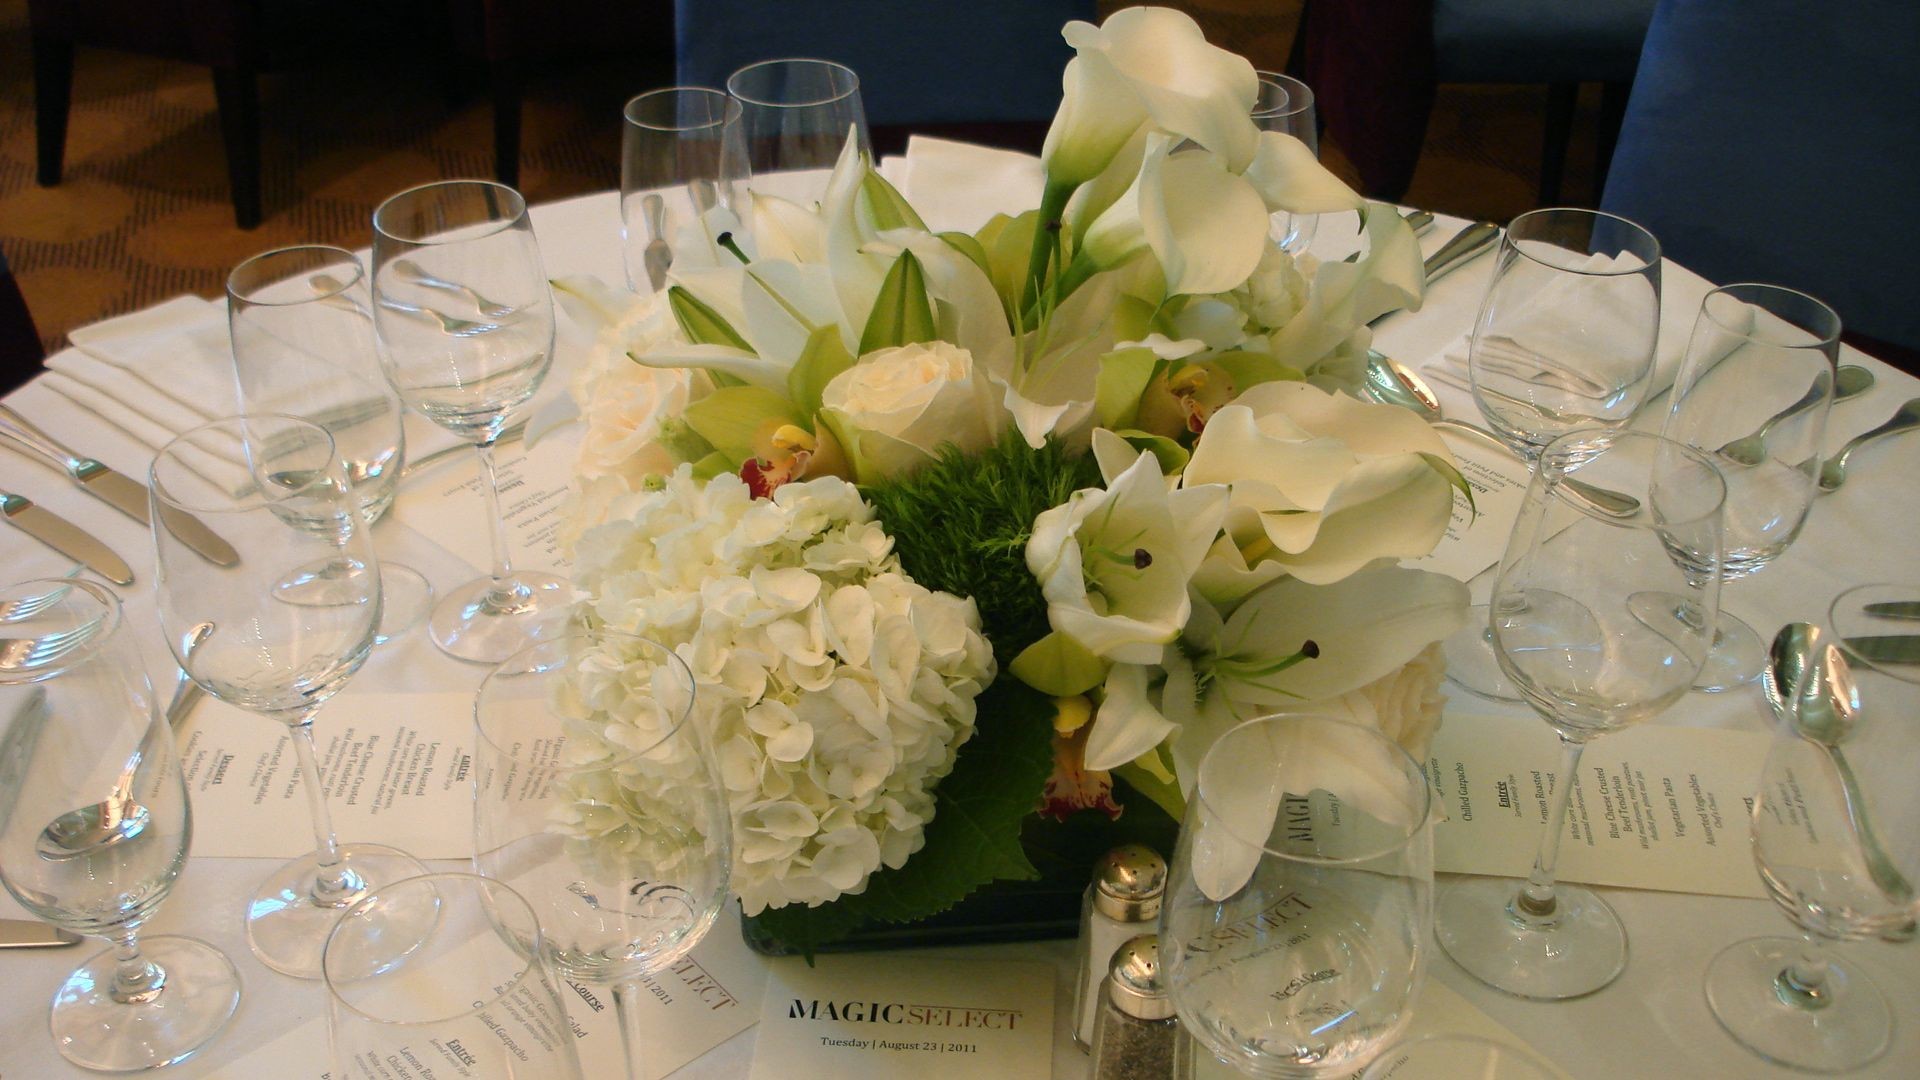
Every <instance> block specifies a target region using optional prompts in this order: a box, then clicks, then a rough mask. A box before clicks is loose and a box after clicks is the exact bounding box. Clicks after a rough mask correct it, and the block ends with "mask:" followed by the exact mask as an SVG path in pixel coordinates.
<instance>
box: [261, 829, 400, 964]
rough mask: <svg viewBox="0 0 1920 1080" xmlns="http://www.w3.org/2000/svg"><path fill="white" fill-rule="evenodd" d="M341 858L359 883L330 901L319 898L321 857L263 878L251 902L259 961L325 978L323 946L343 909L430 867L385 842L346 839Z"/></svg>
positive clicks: (304, 857) (309, 857) (308, 858)
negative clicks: (322, 973)
mask: <svg viewBox="0 0 1920 1080" xmlns="http://www.w3.org/2000/svg"><path fill="white" fill-rule="evenodd" d="M340 861H341V862H342V863H344V864H345V866H346V868H347V870H348V871H350V872H351V873H352V874H353V875H354V876H355V881H354V888H353V889H352V890H351V891H350V892H349V893H347V894H346V895H344V896H341V897H338V898H334V899H333V900H332V901H331V902H328V903H321V902H320V901H318V900H315V899H314V877H315V875H316V873H317V872H318V870H319V863H318V861H317V856H316V855H314V854H311V853H309V854H307V855H302V856H301V857H300V858H298V859H295V860H293V861H292V862H290V863H286V864H284V865H283V866H281V867H280V869H278V870H276V871H274V872H273V875H272V876H271V877H269V878H267V880H265V881H263V882H261V883H260V887H259V888H257V889H255V890H254V891H253V896H252V897H251V898H250V899H249V900H248V901H247V944H248V945H249V946H251V947H252V948H253V955H255V956H257V957H259V958H260V962H261V963H263V964H265V965H267V966H268V967H270V968H272V969H273V970H275V971H277V972H279V973H280V974H282V975H291V976H293V977H294V978H296V979H317V978H319V977H320V951H321V950H322V949H323V948H325V947H326V944H327V934H328V933H329V932H330V931H332V929H333V924H334V921H335V920H336V919H338V918H339V917H340V910H341V909H342V908H344V907H346V906H347V905H349V904H351V903H353V902H354V901H356V900H359V899H360V898H361V897H362V896H365V895H366V894H368V893H370V892H372V891H373V890H375V889H377V888H379V887H380V886H382V885H388V884H391V883H393V882H395V881H404V880H405V879H407V878H410V877H418V876H420V875H421V874H424V873H426V872H427V868H426V867H425V866H422V865H421V864H420V861H419V860H418V859H415V858H414V857H413V856H411V855H408V854H407V853H406V852H404V851H399V850H396V849H394V848H390V847H387V846H385V845H383V844H342V845H340Z"/></svg>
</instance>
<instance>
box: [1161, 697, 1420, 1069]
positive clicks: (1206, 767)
mask: <svg viewBox="0 0 1920 1080" xmlns="http://www.w3.org/2000/svg"><path fill="white" fill-rule="evenodd" d="M1428 800H1429V791H1428V787H1427V782H1426V779H1425V777H1424V776H1422V774H1421V772H1420V767H1419V765H1418V764H1416V763H1415V762H1414V761H1413V759H1412V758H1410V757H1408V756H1407V754H1406V752H1405V751H1404V750H1402V749H1400V747H1399V746H1398V745H1396V744H1395V743H1394V742H1393V740H1391V739H1388V738H1387V737H1386V736H1384V735H1382V734H1381V733H1380V732H1379V731H1377V730H1374V729H1372V728H1366V727H1362V726H1359V725H1357V724H1353V723H1349V722H1347V721H1344V720H1340V719H1336V718H1334V717H1331V716H1321V715H1315V714H1311V713H1297V714H1279V715H1274V716H1265V717H1260V718H1258V719H1254V720H1249V721H1247V722H1245V723H1243V724H1241V725H1239V726H1238V727H1235V728H1233V729H1232V730H1230V731H1228V732H1227V733H1226V734H1224V735H1222V736H1220V738H1219V740H1218V741H1216V742H1215V743H1214V744H1213V746H1212V748H1211V749H1209V750H1208V751H1207V753H1206V756H1205V757H1204V758H1202V759H1201V762H1200V768H1199V772H1198V774H1197V778H1196V781H1195V785H1194V796H1193V800H1192V802H1191V803H1189V805H1188V807H1187V814H1186V819H1185V820H1184V821H1183V822H1182V823H1181V826H1180V840H1179V845H1178V846H1177V847H1176V848H1175V851H1174V858H1173V864H1172V868H1171V875H1170V878H1169V881H1168V886H1167V897H1166V901H1165V903H1164V905H1163V906H1162V907H1161V911H1160V941H1161V960H1162V962H1163V963H1164V964H1165V965H1166V970H1167V984H1168V986H1169V988H1170V992H1171V996H1172V998H1173V1002H1174V1006H1175V1007H1176V1008H1177V1009H1178V1010H1179V1013H1180V1021H1181V1023H1182V1024H1183V1025H1184V1026H1185V1027H1186V1029H1187V1031H1189V1032H1191V1033H1192V1034H1193V1036H1194V1038H1196V1039H1198V1040H1199V1041H1200V1042H1201V1043H1202V1044H1203V1045H1205V1046H1206V1047H1207V1048H1208V1049H1209V1050H1211V1051H1212V1052H1213V1053H1214V1054H1215V1055H1216V1056H1217V1057H1219V1058H1220V1059H1221V1060H1222V1061H1225V1062H1227V1063H1229V1064H1231V1065H1233V1066H1234V1067H1235V1068H1237V1069H1239V1070H1240V1071H1241V1072H1242V1073H1244V1074H1246V1075H1249V1076H1261V1077H1314V1078H1319V1077H1334V1076H1339V1077H1346V1076H1350V1075H1352V1074H1353V1072H1354V1071H1355V1070H1357V1069H1359V1068H1360V1067H1362V1066H1364V1065H1365V1064H1366V1063H1367V1062H1368V1061H1370V1060H1372V1058H1373V1057H1374V1055H1376V1054H1378V1053H1379V1052H1380V1050H1381V1049H1382V1048H1383V1047H1385V1046H1387V1045H1388V1044H1390V1043H1392V1042H1393V1041H1394V1040H1395V1039H1397V1038H1399V1037H1400V1035H1401V1034H1402V1033H1403V1032H1404V1031H1405V1030H1406V1027H1407V1024H1408V1022H1409V1021H1410V1020H1411V1018H1412V1015H1413V996H1414V992H1415V990H1416V989H1417V988H1418V986H1419V983H1420V979H1421V975H1422V973H1423V971H1424V968H1425V964H1426V952H1427V941H1428V935H1429V933H1430V931H1431V927H1432V924H1433V835H1432V830H1431V829H1429V828H1428V827H1427V821H1428V818H1427V812H1428Z"/></svg>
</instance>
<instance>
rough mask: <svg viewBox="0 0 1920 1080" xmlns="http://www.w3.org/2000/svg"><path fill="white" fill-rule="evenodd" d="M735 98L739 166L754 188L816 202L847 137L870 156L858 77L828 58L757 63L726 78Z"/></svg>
mask: <svg viewBox="0 0 1920 1080" xmlns="http://www.w3.org/2000/svg"><path fill="white" fill-rule="evenodd" d="M727 93H728V94H729V95H731V96H732V97H733V98H734V100H736V101H738V102H739V103H740V124H741V130H742V133H743V135H744V137H745V141H746V149H747V169H748V171H749V172H750V173H751V174H752V176H753V180H752V187H753V190H754V191H755V192H756V193H763V194H768V195H778V196H780V197H782V198H785V199H791V200H793V201H794V202H798V203H802V204H806V203H815V202H819V201H820V197H821V195H822V194H823V193H824V192H825V191H826V188H827V174H828V171H829V170H831V169H832V168H833V165H834V162H836V161H839V160H840V153H841V151H842V150H843V149H844V148H845V147H846V144H847V140H848V138H852V139H853V140H854V142H855V144H856V145H858V147H859V149H860V153H861V154H862V155H864V156H868V157H871V156H872V154H873V143H872V142H871V141H870V140H869V139H868V137H867V110H866V107H865V106H863V105H862V104H861V103H860V76H858V75H855V74H854V73H853V69H852V68H850V67H847V66H846V65H845V64H836V63H834V62H833V61H831V60H763V61H761V62H760V63H758V64H748V65H747V66H746V67H743V68H741V69H740V70H738V71H736V72H734V73H733V74H731V75H729V76H727Z"/></svg>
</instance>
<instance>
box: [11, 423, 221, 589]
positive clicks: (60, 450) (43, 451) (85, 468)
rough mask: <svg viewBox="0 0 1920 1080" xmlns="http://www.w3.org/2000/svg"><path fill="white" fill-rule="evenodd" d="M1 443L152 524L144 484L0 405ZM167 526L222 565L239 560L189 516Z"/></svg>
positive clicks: (175, 516) (173, 516) (182, 515)
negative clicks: (21, 451)
mask: <svg viewBox="0 0 1920 1080" xmlns="http://www.w3.org/2000/svg"><path fill="white" fill-rule="evenodd" d="M0 441H4V442H6V443H8V444H10V445H12V446H14V447H16V448H18V449H20V450H24V451H26V452H27V453H29V454H33V455H35V456H38V457H40V458H43V459H45V460H47V461H49V462H51V463H53V465H54V466H55V467H57V468H59V469H61V470H62V471H64V472H65V473H66V474H67V475H68V476H70V477H72V478H73V480H74V482H75V483H77V484H79V485H80V487H81V489H82V490H84V491H86V492H87V493H88V494H89V495H92V496H94V497H95V498H97V499H99V500H101V501H102V502H105V503H108V504H110V505H111V506H112V507H113V508H114V509H116V510H118V511H120V512H121V513H123V514H125V515H127V516H128V517H130V518H133V519H134V520H135V521H138V522H139V523H140V524H142V525H147V524H150V523H151V518H150V517H149V516H148V511H147V489H146V486H145V485H144V484H141V483H139V482H137V481H134V480H130V479H128V478H127V477H125V476H123V475H122V474H120V473H117V472H115V471H113V469H111V468H109V467H108V466H106V465H103V464H101V463H100V461H98V460H97V459H95V458H90V457H86V456H85V455H82V454H78V453H75V452H74V451H72V450H70V449H68V448H67V447H66V446H65V445H63V444H62V443H61V442H60V441H59V440H57V439H55V438H54V437H53V436H51V435H49V434H47V433H46V432H44V431H42V430H40V428H39V427H37V426H35V425H34V424H33V422H32V421H30V420H28V419H27V418H26V417H24V416H22V415H20V414H19V413H17V412H15V411H14V410H13V409H12V408H10V407H9V406H7V405H4V404H0ZM168 524H169V525H170V526H171V527H172V529H173V532H174V534H175V535H177V536H179V537H180V539H181V540H182V541H183V542H185V543H186V545H187V546H188V547H190V548H192V549H193V550H195V551H197V552H199V553H200V554H202V555H205V556H206V557H207V558H209V559H212V560H213V561H214V562H216V563H219V564H220V565H221V566H232V565H233V564H234V563H236V562H239V561H240V555H239V553H238V552H236V551H234V550H233V545H231V544H229V543H227V542H226V541H225V540H222V539H220V538H219V537H218V536H215V535H214V534H213V531H212V530H211V529H208V528H207V527H206V526H205V525H202V524H201V523H200V522H199V521H198V520H197V519H196V518H194V517H192V516H191V515H189V514H186V513H176V514H170V515H169V516H168Z"/></svg>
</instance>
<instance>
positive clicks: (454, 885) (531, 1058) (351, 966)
mask: <svg viewBox="0 0 1920 1080" xmlns="http://www.w3.org/2000/svg"><path fill="white" fill-rule="evenodd" d="M542 951H543V950H542V941H541V934H540V923H539V920H537V919H536V918H535V917H534V914H533V909H532V908H531V907H529V906H527V902H526V901H525V900H524V899H522V898H521V897H520V895H519V894H518V893H516V892H514V891H513V890H512V889H511V888H508V887H507V886H506V885H505V884H502V883H501V882H498V881H494V880H491V879H489V878H483V877H476V876H474V875H473V874H451V873H448V874H428V875H426V876H424V877H416V878H409V879H407V880H406V881H398V882H395V883H393V884H391V885H386V886H383V887H381V888H380V890H379V891H377V892H374V893H372V894H370V895H368V896H366V897H364V898H363V899H361V900H360V902H359V903H356V904H354V905H353V906H352V907H350V908H348V909H347V910H346V911H345V912H343V913H341V916H340V921H339V922H338V923H336V924H335V925H334V928H333V932H332V933H330V934H328V935H327V948H326V956H325V965H324V966H325V971H326V981H327V1027H328V1030H329V1032H330V1035H331V1040H330V1041H331V1042H332V1045H333V1072H332V1074H331V1075H333V1076H338V1077H342V1078H346V1080H384V1078H388V1077H396V1076H415V1075H419V1076H429V1075H440V1074H439V1072H438V1071H429V1069H430V1067H431V1066H432V1065H435V1064H438V1061H437V1059H442V1058H444V1060H445V1062H446V1064H447V1066H449V1075H458V1076H462V1077H466V1078H469V1080H578V1078H579V1076H580V1061H579V1058H578V1055H577V1054H576V1052H575V1050H574V1042H575V1036H574V1033H573V1030H572V1028H571V1026H570V1025H569V1023H568V1021H567V1009H566V1005H565V1004H564V1002H563V1001H562V1000H561V997H560V992H559V988H558V987H557V986H556V984H555V980H554V978H553V976H552V974H551V973H550V971H549V970H548V967H547V963H546V960H545V959H544V958H543V956H542ZM396 1059H398V1060H401V1061H407V1060H415V1061H420V1062H424V1063H427V1067H421V1068H420V1071H419V1072H418V1073H415V1072H412V1071H410V1070H405V1069H402V1070H399V1071H397V1072H396V1071H394V1070H393V1069H392V1068H391V1067H390V1066H389V1065H388V1062H390V1061H393V1060H396Z"/></svg>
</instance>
